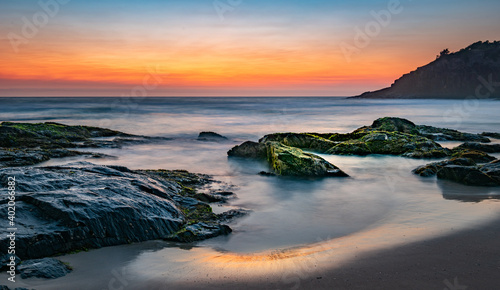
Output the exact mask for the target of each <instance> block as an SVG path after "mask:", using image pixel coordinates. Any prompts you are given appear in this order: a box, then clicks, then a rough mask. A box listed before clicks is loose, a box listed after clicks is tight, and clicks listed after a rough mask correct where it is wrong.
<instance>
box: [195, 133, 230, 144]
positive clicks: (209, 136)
mask: <svg viewBox="0 0 500 290" xmlns="http://www.w3.org/2000/svg"><path fill="white" fill-rule="evenodd" d="M226 140H227V137H225V136H222V135H220V134H218V133H215V132H201V133H200V134H199V135H198V141H213V142H217V141H226Z"/></svg>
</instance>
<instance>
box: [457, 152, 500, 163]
mask: <svg viewBox="0 0 500 290" xmlns="http://www.w3.org/2000/svg"><path fill="white" fill-rule="evenodd" d="M452 157H456V158H469V159H472V160H474V162H476V163H487V162H491V161H493V160H496V158H495V157H493V156H491V155H488V154H487V153H485V152H483V151H478V150H470V149H463V150H459V151H458V152H455V153H453V155H452Z"/></svg>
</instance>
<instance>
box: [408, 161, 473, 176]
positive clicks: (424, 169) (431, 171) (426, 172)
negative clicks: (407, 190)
mask: <svg viewBox="0 0 500 290" xmlns="http://www.w3.org/2000/svg"><path fill="white" fill-rule="evenodd" d="M447 165H461V166H474V165H476V162H474V160H472V159H469V158H452V159H450V160H444V161H441V162H434V163H429V164H426V165H422V166H419V167H417V168H415V169H414V170H412V172H413V173H414V174H417V175H420V176H422V177H430V176H434V175H436V173H437V172H438V171H439V170H440V169H441V168H443V167H444V166H447Z"/></svg>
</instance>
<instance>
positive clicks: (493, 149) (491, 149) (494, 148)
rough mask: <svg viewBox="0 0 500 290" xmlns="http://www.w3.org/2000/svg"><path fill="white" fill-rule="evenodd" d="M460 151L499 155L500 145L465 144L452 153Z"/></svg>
mask: <svg viewBox="0 0 500 290" xmlns="http://www.w3.org/2000/svg"><path fill="white" fill-rule="evenodd" d="M462 149H470V150H477V151H483V152H486V153H500V144H481V143H476V142H466V143H464V144H462V145H460V146H458V147H455V148H453V150H454V151H459V150H462Z"/></svg>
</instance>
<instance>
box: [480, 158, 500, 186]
mask: <svg viewBox="0 0 500 290" xmlns="http://www.w3.org/2000/svg"><path fill="white" fill-rule="evenodd" d="M481 171H482V172H483V173H485V174H487V175H488V176H489V177H491V178H492V179H493V180H495V181H496V182H497V183H498V184H500V160H495V161H492V162H490V163H487V164H484V165H483V166H481Z"/></svg>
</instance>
